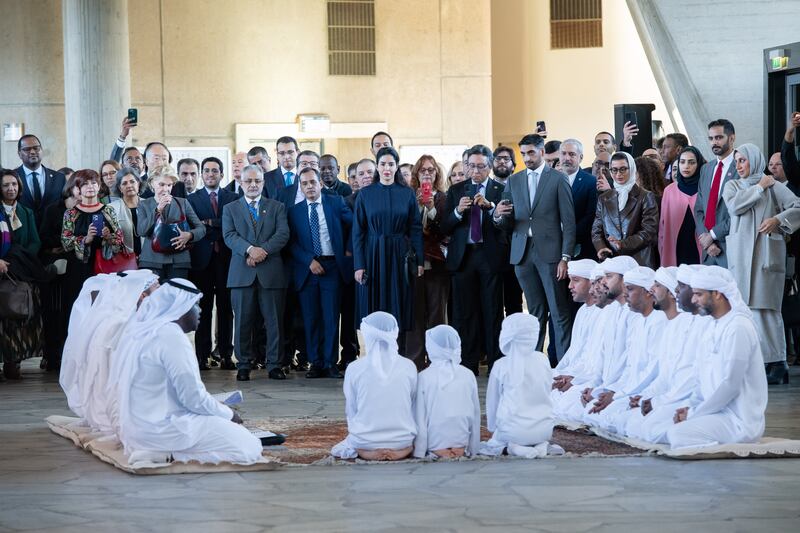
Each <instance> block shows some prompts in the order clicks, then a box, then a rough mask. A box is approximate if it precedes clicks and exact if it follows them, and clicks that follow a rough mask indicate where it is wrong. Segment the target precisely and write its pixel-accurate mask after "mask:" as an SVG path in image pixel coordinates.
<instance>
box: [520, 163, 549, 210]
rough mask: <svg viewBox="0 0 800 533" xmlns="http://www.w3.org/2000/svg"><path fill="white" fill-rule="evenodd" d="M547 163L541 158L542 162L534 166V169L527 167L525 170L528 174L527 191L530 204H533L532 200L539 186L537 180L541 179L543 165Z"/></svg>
mask: <svg viewBox="0 0 800 533" xmlns="http://www.w3.org/2000/svg"><path fill="white" fill-rule="evenodd" d="M546 164H547V163H545V162H544V159H542V164H540V165H539V166H538V167H536V168H535V169H534V170H531V169H527V170H526V171H525V172H526V174H527V176H528V191H529V194H530V196H529V198H528V200H529V201H530V205H533V201H534V200H535V199H536V189H537V188H538V186H539V180H541V179H542V171H543V170H544V166H545V165H546Z"/></svg>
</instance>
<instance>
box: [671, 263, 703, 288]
mask: <svg viewBox="0 0 800 533" xmlns="http://www.w3.org/2000/svg"><path fill="white" fill-rule="evenodd" d="M703 268H705V265H686V264H683V265H680V266H679V267H678V272H677V273H676V274H675V278H676V279H677V280H678V281H680V282H681V283H683V284H684V285H688V286H690V287H691V286H692V276H694V273H695V272H697V271H698V270H702V269H703Z"/></svg>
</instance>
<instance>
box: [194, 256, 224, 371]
mask: <svg viewBox="0 0 800 533" xmlns="http://www.w3.org/2000/svg"><path fill="white" fill-rule="evenodd" d="M229 265H230V259H228V257H227V256H223V255H222V254H219V253H216V252H212V254H211V260H210V261H209V263H208V266H207V267H206V268H205V269H204V270H192V271H190V272H189V279H190V280H191V281H192V283H194V284H195V285H197V288H198V289H199V290H200V292H202V293H203V297H202V298H201V299H200V324H199V325H198V327H197V332H196V333H195V335H194V349H195V353H196V354H197V360H198V361H206V360H208V358H209V357H210V356H211V347H212V344H211V329H212V328H211V324H212V322H213V320H212V316H213V310H214V301H215V300H216V304H217V320H216V327H215V328H214V329H215V330H216V332H217V349H218V350H219V355H220V357H222V358H223V359H230V357H231V355H232V354H233V307H232V306H231V291H230V289H228V288H227V286H226V284H227V282H228V267H229Z"/></svg>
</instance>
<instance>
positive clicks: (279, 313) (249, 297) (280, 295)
mask: <svg viewBox="0 0 800 533" xmlns="http://www.w3.org/2000/svg"><path fill="white" fill-rule="evenodd" d="M285 294H286V289H264V288H262V287H261V285H259V283H258V280H256V281H255V282H253V284H252V285H251V286H249V287H235V288H232V289H231V303H232V304H233V316H234V319H235V329H234V333H233V350H234V353H235V354H236V361H237V366H238V368H239V370H252V368H253V365H254V364H255V358H256V353H257V350H259V349H263V347H256V346H254V343H253V329H254V326H255V324H256V321H257V320H259V311H260V313H261V317H263V324H264V329H265V330H266V332H267V336H266V353H267V361H266V365H267V370H272V369H273V368H278V363H279V360H280V348H281V321H282V319H283V304H284V298H285Z"/></svg>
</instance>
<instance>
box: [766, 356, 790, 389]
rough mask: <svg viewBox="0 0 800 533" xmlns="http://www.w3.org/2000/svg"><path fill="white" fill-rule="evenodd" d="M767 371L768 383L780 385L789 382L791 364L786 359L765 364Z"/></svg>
mask: <svg viewBox="0 0 800 533" xmlns="http://www.w3.org/2000/svg"><path fill="white" fill-rule="evenodd" d="M764 370H765V371H766V372H767V383H768V384H769V385H780V384H786V383H789V365H788V364H787V363H786V361H777V362H775V363H767V364H765V365H764Z"/></svg>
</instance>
